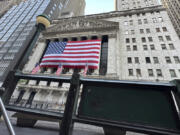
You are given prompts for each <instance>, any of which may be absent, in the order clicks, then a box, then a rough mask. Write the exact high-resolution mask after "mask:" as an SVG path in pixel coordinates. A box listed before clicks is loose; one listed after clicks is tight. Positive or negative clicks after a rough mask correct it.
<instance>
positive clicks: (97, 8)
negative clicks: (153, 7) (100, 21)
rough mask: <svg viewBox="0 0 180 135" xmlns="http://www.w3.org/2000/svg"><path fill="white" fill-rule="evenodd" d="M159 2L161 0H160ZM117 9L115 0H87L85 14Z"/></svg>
mask: <svg viewBox="0 0 180 135" xmlns="http://www.w3.org/2000/svg"><path fill="white" fill-rule="evenodd" d="M158 1H159V2H160V1H161V0H158ZM114 10H115V3H114V0H86V9H85V14H86V15H88V14H96V13H103V12H110V11H114Z"/></svg>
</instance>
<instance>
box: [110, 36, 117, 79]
mask: <svg viewBox="0 0 180 135" xmlns="http://www.w3.org/2000/svg"><path fill="white" fill-rule="evenodd" d="M108 40H109V42H108V66H107V75H110V76H114V75H116V74H117V54H116V52H117V50H116V49H117V41H116V38H115V37H114V36H113V37H109V39H108ZM119 51H120V50H119Z"/></svg>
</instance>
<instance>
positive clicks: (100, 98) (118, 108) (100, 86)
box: [78, 82, 180, 134]
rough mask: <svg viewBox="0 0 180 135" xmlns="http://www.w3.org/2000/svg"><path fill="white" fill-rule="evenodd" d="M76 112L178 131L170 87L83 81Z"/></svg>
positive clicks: (85, 115) (179, 129) (83, 116)
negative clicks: (85, 82) (78, 106)
mask: <svg viewBox="0 0 180 135" xmlns="http://www.w3.org/2000/svg"><path fill="white" fill-rule="evenodd" d="M78 115H79V117H80V118H86V119H91V120H94V119H96V120H99V121H110V122H112V123H114V122H115V123H121V124H122V123H123V124H130V125H136V126H137V125H138V126H142V127H147V129H148V128H149V129H150V128H151V129H152V127H153V129H158V130H159V131H161V130H162V131H168V132H169V131H170V132H171V133H177V134H178V133H180V122H179V119H178V115H177V112H176V109H175V105H174V102H173V99H172V95H171V89H170V88H168V87H163V86H156V85H146V84H143V85H140V84H135V83H134V84H130V83H129V84H126V83H112V82H111V83H108V82H104V83H102V82H100V83H98V82H96V83H95V82H93V83H87V84H84V88H83V93H82V97H81V103H80V108H79V114H78Z"/></svg>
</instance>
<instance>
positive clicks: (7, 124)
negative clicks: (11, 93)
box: [0, 88, 16, 135]
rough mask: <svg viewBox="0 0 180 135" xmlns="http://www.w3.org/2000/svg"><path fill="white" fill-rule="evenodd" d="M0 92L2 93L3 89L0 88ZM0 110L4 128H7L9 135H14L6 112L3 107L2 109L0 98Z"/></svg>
mask: <svg viewBox="0 0 180 135" xmlns="http://www.w3.org/2000/svg"><path fill="white" fill-rule="evenodd" d="M0 91H1V92H2V93H3V92H4V88H0ZM0 108H1V110H2V114H3V118H4V121H5V123H6V126H7V128H8V131H9V133H10V135H16V134H15V132H14V129H13V126H12V124H11V122H10V120H9V117H8V114H7V111H6V109H5V107H4V104H3V101H2V99H1V97H0Z"/></svg>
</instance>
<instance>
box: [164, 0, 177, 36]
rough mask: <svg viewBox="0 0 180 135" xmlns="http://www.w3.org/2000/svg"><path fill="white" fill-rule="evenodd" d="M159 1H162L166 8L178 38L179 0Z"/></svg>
mask: <svg viewBox="0 0 180 135" xmlns="http://www.w3.org/2000/svg"><path fill="white" fill-rule="evenodd" d="M161 1H162V3H163V6H164V7H165V8H166V9H167V12H168V15H169V17H170V19H171V21H172V23H173V25H174V28H175V30H176V32H177V34H178V36H179V38H180V1H179V0H161Z"/></svg>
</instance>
